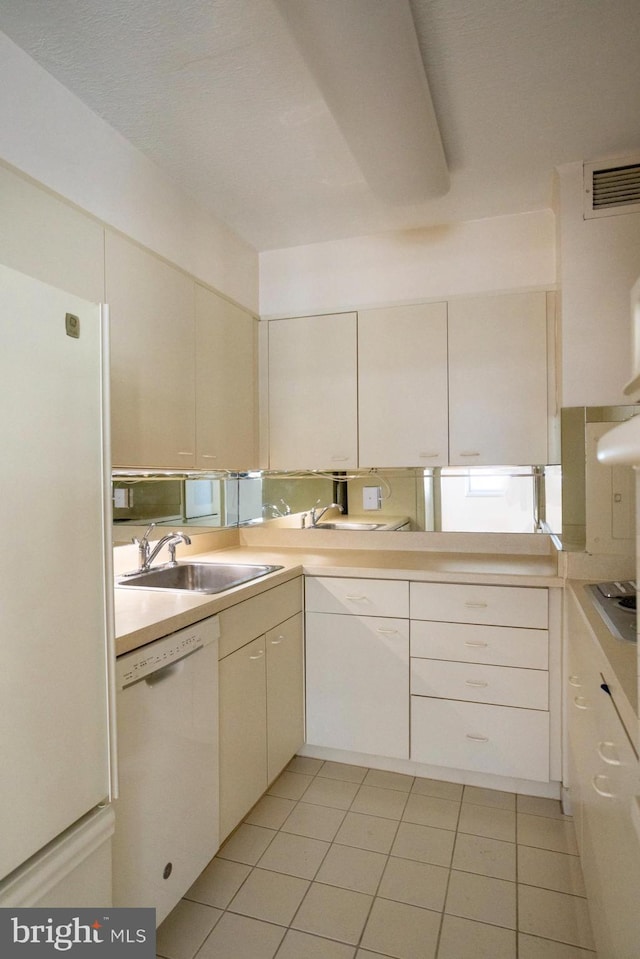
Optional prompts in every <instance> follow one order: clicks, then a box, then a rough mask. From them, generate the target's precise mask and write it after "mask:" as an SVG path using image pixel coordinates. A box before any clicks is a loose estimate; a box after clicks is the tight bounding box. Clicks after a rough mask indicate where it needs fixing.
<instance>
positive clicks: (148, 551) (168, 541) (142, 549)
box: [132, 523, 191, 573]
mask: <svg viewBox="0 0 640 959" xmlns="http://www.w3.org/2000/svg"><path fill="white" fill-rule="evenodd" d="M155 525H156V524H155V523H151V524H150V525H149V527H148V529H147V531H146V532H145V534H144V536H143V537H142V539H136V537H135V536H134V537H133V540H132V542H134V543H135V544H136V546H137V547H138V562H139V564H140V566H139V568H138V569H137V570H136V572H137V573H146V572H147V570H148V569H149V568H150V566H151V564H152V563H153V561H154V559H155V558H156V556H157V555H158V553H159V552H160V550H161V549H162V548H163V546H167V547H168V548H169V557H170V558H169V565H170V566H176V565H177V560H176V546H177V545H178V543H186V544H187V546H190V545H191V538H190V537H189V536H187V534H186V533H180V532H178V531H175V532H172V533H165V534H164V536H162V537H161V538H160V539H159V540H158V542H157V543H156V544H155V546H154V547H153V549H152V548H151V543H150V542H149V533H150V532H151V530H152V529H154V528H155Z"/></svg>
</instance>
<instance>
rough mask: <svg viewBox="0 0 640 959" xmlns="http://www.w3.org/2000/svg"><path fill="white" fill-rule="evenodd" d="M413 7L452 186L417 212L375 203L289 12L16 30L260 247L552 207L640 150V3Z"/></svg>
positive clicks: (16, 18)
mask: <svg viewBox="0 0 640 959" xmlns="http://www.w3.org/2000/svg"><path fill="white" fill-rule="evenodd" d="M317 2H318V3H320V4H321V3H322V2H323V0H317ZM345 2H346V0H345ZM371 2H372V3H375V2H376V0H371ZM411 6H412V10H413V15H414V20H415V23H416V29H417V33H418V39H419V43H420V49H421V53H422V58H423V61H424V64H425V69H426V73H427V77H428V81H429V85H430V88H431V93H432V97H433V101H434V105H435V109H436V114H437V117H438V122H439V126H440V130H441V134H442V139H443V143H444V148H445V153H446V156H447V161H448V166H449V170H450V174H451V189H450V191H449V193H448V194H447V195H446V196H444V197H442V198H440V199H437V200H432V201H430V202H427V203H422V204H419V205H412V206H408V205H393V204H387V203H384V202H383V201H381V200H380V199H378V198H376V197H375V196H374V195H373V193H372V192H371V190H370V189H369V187H368V186H367V184H366V182H365V181H364V178H363V176H362V173H361V171H360V169H359V168H358V166H357V164H356V162H355V160H354V158H353V156H352V154H351V153H350V151H349V149H348V147H347V145H346V142H345V140H344V138H343V136H342V135H341V133H340V131H339V129H338V126H337V125H336V123H335V122H334V120H333V118H332V116H331V114H330V112H329V110H328V108H327V105H326V103H325V101H324V100H323V98H322V96H321V94H320V92H319V90H318V88H317V86H316V84H315V82H314V80H313V79H312V76H311V74H310V72H309V70H308V69H307V67H306V65H305V62H304V61H303V59H302V57H301V55H300V53H299V52H298V50H297V48H296V46H295V45H294V43H293V40H292V37H291V35H290V33H289V31H288V30H287V28H286V24H285V23H284V21H283V19H282V17H281V15H280V13H279V12H278V9H277V6H276V4H275V3H274V2H273V0H107V2H105V0H46V2H45V0H0V29H1V30H2V31H4V32H5V33H6V34H7V35H8V36H9V37H10V38H11V39H12V40H14V42H15V43H17V44H18V45H19V46H20V47H22V48H23V49H24V50H25V51H26V52H27V53H29V54H30V55H31V56H32V57H33V58H34V59H35V60H36V61H38V62H39V63H40V64H41V65H42V66H43V67H44V68H45V69H46V70H48V71H49V73H51V74H52V75H53V76H54V77H56V78H57V79H58V80H59V81H60V82H61V83H63V84H64V85H65V86H66V87H67V88H68V89H69V90H71V91H73V92H74V93H75V94H76V95H77V96H78V97H79V98H80V99H81V100H83V101H84V102H85V103H86V104H87V105H88V106H89V107H90V108H91V109H92V110H94V111H95V112H96V113H97V114H99V115H100V116H101V117H103V118H104V119H105V120H106V121H107V122H109V123H110V124H111V125H112V126H113V127H115V128H116V129H117V130H119V131H120V132H121V133H122V134H123V135H124V136H125V137H127V139H129V140H130V141H131V142H132V143H133V144H134V145H135V146H136V147H138V148H139V149H140V150H141V151H143V152H144V153H145V154H146V155H147V156H149V157H150V158H151V159H153V160H154V161H155V162H156V163H157V164H158V165H159V166H161V167H162V168H163V169H164V170H165V171H166V172H168V173H169V174H170V175H171V176H172V178H173V179H174V181H175V182H176V183H178V184H179V185H181V186H182V188H183V189H184V190H186V191H187V192H188V193H189V194H191V195H192V196H193V197H195V198H196V199H197V200H198V201H199V202H201V203H202V204H203V206H205V207H206V208H208V209H209V210H210V211H211V212H212V213H213V214H214V215H216V216H217V217H218V218H219V219H221V220H222V221H224V222H225V223H227V224H228V225H229V226H230V227H231V228H232V229H234V230H235V231H236V232H237V233H238V234H240V236H242V237H244V239H245V240H247V241H248V242H249V243H250V244H252V245H253V246H254V247H255V248H256V249H259V250H262V249H270V248H275V247H283V246H294V245H298V244H302V243H310V242H315V241H321V240H327V239H335V238H342V237H347V236H356V235H364V234H369V233H378V232H383V231H386V230H397V229H413V228H419V227H424V226H429V225H434V224H439V223H444V222H450V221H456V220H466V219H475V218H479V217H485V216H496V215H501V214H507V213H515V212H524V211H530V210H539V209H544V208H548V207H549V206H550V194H551V171H552V169H553V167H554V166H556V165H558V164H561V163H565V162H569V161H574V160H591V159H598V158H605V157H609V156H618V155H625V154H629V153H633V152H635V151H638V150H640V57H639V56H638V48H637V37H638V36H640V2H639V0H412V3H411ZM4 95H6V93H5V94H4ZM362 109H363V111H366V109H367V104H366V103H363V104H362ZM379 135H380V138H384V137H385V131H384V129H381V130H380V131H379Z"/></svg>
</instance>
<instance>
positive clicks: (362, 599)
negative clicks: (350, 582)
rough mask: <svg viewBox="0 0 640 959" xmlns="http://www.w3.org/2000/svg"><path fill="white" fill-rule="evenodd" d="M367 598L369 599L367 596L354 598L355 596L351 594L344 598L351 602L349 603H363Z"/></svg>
mask: <svg viewBox="0 0 640 959" xmlns="http://www.w3.org/2000/svg"><path fill="white" fill-rule="evenodd" d="M368 598H369V597H368V596H364V595H360V596H355V595H353V594H349V595H347V596H345V599H348V600H349V602H351V603H363V602H365V601H366V600H367V599H368Z"/></svg>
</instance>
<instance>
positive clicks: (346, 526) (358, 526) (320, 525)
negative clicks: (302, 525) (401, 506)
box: [310, 521, 386, 529]
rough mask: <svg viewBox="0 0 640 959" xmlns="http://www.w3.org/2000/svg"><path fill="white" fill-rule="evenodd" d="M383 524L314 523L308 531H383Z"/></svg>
mask: <svg viewBox="0 0 640 959" xmlns="http://www.w3.org/2000/svg"><path fill="white" fill-rule="evenodd" d="M385 525H386V524H385V523H349V522H348V521H347V522H344V523H340V522H338V523H316V525H315V526H311V527H310V529H384V528H385Z"/></svg>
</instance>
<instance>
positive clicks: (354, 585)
mask: <svg viewBox="0 0 640 959" xmlns="http://www.w3.org/2000/svg"><path fill="white" fill-rule="evenodd" d="M305 604H306V609H307V612H314V613H355V614H356V615H358V616H396V617H401V618H403V617H407V616H408V615H409V584H408V583H406V582H404V581H403V580H391V579H347V578H342V577H330V576H326V577H325V576H322V577H320V576H310V577H308V578H307V580H306V585H305Z"/></svg>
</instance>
